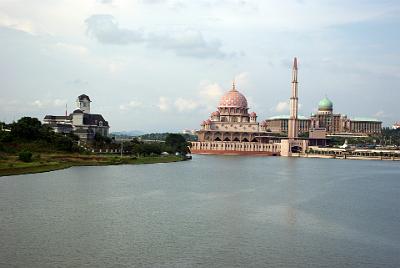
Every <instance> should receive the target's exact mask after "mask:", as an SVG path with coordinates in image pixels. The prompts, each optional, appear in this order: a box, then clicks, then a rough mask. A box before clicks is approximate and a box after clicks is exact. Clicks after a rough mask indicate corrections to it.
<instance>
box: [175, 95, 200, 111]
mask: <svg viewBox="0 0 400 268" xmlns="http://www.w3.org/2000/svg"><path fill="white" fill-rule="evenodd" d="M174 105H175V107H176V108H177V109H178V111H179V112H184V111H191V110H194V109H196V108H197V107H198V106H199V104H198V103H197V102H196V101H194V100H190V99H184V98H178V99H177V100H176V101H175V102H174Z"/></svg>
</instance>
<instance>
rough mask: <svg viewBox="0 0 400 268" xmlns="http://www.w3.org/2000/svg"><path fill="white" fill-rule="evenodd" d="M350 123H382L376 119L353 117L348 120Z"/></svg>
mask: <svg viewBox="0 0 400 268" xmlns="http://www.w3.org/2000/svg"><path fill="white" fill-rule="evenodd" d="M350 120H351V121H360V122H382V121H380V120H378V119H376V118H371V117H354V118H351V119H350Z"/></svg>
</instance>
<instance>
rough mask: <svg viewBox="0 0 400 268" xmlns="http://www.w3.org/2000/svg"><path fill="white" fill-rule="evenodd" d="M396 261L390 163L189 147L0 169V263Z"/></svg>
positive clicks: (399, 172) (399, 215)
mask: <svg viewBox="0 0 400 268" xmlns="http://www.w3.org/2000/svg"><path fill="white" fill-rule="evenodd" d="M399 266H400V163H399V162H390V161H351V160H349V161H344V160H332V159H328V160H324V159H288V158H282V157H223V156H195V157H194V159H193V160H192V161H188V162H181V163H172V164H156V165H142V166H129V165H127V166H108V167H75V168H71V169H67V170H62V171H56V172H49V173H43V174H34V175H23V176H11V177H0V267H399Z"/></svg>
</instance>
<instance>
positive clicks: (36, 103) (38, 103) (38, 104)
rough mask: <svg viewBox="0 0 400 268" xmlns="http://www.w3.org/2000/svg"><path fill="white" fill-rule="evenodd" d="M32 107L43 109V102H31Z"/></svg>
mask: <svg viewBox="0 0 400 268" xmlns="http://www.w3.org/2000/svg"><path fill="white" fill-rule="evenodd" d="M32 105H33V106H36V107H38V108H42V107H43V102H41V101H40V100H35V101H34V102H32Z"/></svg>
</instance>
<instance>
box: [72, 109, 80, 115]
mask: <svg viewBox="0 0 400 268" xmlns="http://www.w3.org/2000/svg"><path fill="white" fill-rule="evenodd" d="M72 113H74V114H83V111H82V110H81V109H76V110H75V111H73V112H72Z"/></svg>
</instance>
